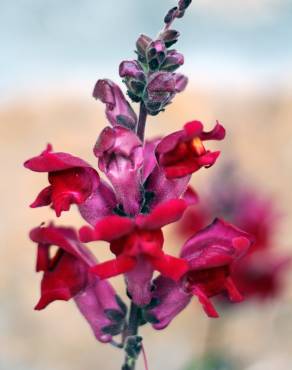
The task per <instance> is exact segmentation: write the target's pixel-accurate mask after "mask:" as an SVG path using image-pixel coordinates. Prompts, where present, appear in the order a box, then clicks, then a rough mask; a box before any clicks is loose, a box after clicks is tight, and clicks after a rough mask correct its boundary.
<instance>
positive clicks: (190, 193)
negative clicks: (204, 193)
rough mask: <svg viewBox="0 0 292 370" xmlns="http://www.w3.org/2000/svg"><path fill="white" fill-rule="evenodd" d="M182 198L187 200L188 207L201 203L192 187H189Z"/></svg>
mask: <svg viewBox="0 0 292 370" xmlns="http://www.w3.org/2000/svg"><path fill="white" fill-rule="evenodd" d="M182 198H183V199H184V200H185V202H186V203H187V205H188V206H194V205H196V204H198V203H199V196H198V193H197V192H196V191H195V190H194V189H193V188H192V187H191V186H188V187H187V190H186V191H185V192H184V193H183V196H182Z"/></svg>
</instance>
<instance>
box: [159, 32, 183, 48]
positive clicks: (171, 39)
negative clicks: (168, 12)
mask: <svg viewBox="0 0 292 370" xmlns="http://www.w3.org/2000/svg"><path fill="white" fill-rule="evenodd" d="M179 35H180V33H179V32H178V31H176V30H165V31H164V32H162V33H161V34H160V38H161V40H163V41H164V43H165V46H166V47H167V48H169V47H170V46H172V45H173V44H175V43H176V42H177V40H178V38H179Z"/></svg>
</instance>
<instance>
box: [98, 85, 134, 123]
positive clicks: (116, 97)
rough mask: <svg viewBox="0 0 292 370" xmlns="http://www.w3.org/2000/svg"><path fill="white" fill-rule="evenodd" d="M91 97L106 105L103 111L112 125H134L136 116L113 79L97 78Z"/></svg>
mask: <svg viewBox="0 0 292 370" xmlns="http://www.w3.org/2000/svg"><path fill="white" fill-rule="evenodd" d="M93 97H94V98H95V99H99V100H100V101H102V102H103V103H104V104H105V105H106V110H105V113H106V116H107V119H108V120H109V122H110V123H111V124H112V125H113V126H116V125H121V126H124V127H127V128H134V127H135V125H136V122H137V116H136V114H135V112H134V111H133V109H132V107H131V106H130V104H129V103H128V101H127V100H126V99H125V97H124V94H123V92H122V90H121V89H120V88H119V86H118V85H116V84H115V83H114V82H113V81H111V80H107V79H106V80H98V81H97V83H96V85H95V87H94V90H93Z"/></svg>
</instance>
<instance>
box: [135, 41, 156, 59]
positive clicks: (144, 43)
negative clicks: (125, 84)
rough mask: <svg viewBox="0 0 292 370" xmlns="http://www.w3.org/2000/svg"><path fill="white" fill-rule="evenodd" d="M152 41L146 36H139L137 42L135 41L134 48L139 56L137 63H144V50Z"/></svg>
mask: <svg viewBox="0 0 292 370" xmlns="http://www.w3.org/2000/svg"><path fill="white" fill-rule="evenodd" d="M151 41H152V39H151V38H150V37H148V36H146V35H143V34H142V35H140V37H139V38H138V40H137V41H136V48H137V53H138V56H139V58H138V59H139V61H140V62H142V63H146V49H147V47H148V45H149V44H150V43H151Z"/></svg>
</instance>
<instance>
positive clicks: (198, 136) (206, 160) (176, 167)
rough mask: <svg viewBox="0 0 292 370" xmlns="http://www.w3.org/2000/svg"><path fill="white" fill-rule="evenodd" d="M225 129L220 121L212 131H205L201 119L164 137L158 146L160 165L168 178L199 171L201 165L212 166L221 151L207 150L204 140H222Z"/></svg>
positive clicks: (157, 154)
mask: <svg viewBox="0 0 292 370" xmlns="http://www.w3.org/2000/svg"><path fill="white" fill-rule="evenodd" d="M224 137H225V129H224V128H223V126H221V125H220V124H219V123H217V124H216V126H215V127H214V128H213V130H212V131H210V132H204V131H203V125H202V123H201V122H199V121H192V122H189V123H186V124H185V125H184V128H183V130H181V131H177V132H174V133H172V134H170V135H168V136H166V137H165V138H163V139H162V140H161V141H160V143H159V144H158V145H157V148H156V156H157V161H158V163H159V165H160V166H161V167H162V168H163V169H164V171H165V175H166V177H167V178H170V179H173V178H180V177H184V176H187V175H190V174H192V173H193V172H196V171H198V170H199V169H200V168H201V167H210V166H212V165H213V164H214V163H215V162H216V159H217V158H218V156H219V154H220V152H219V151H216V152H211V151H209V150H206V149H205V147H204V145H203V141H206V140H222V139H224Z"/></svg>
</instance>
